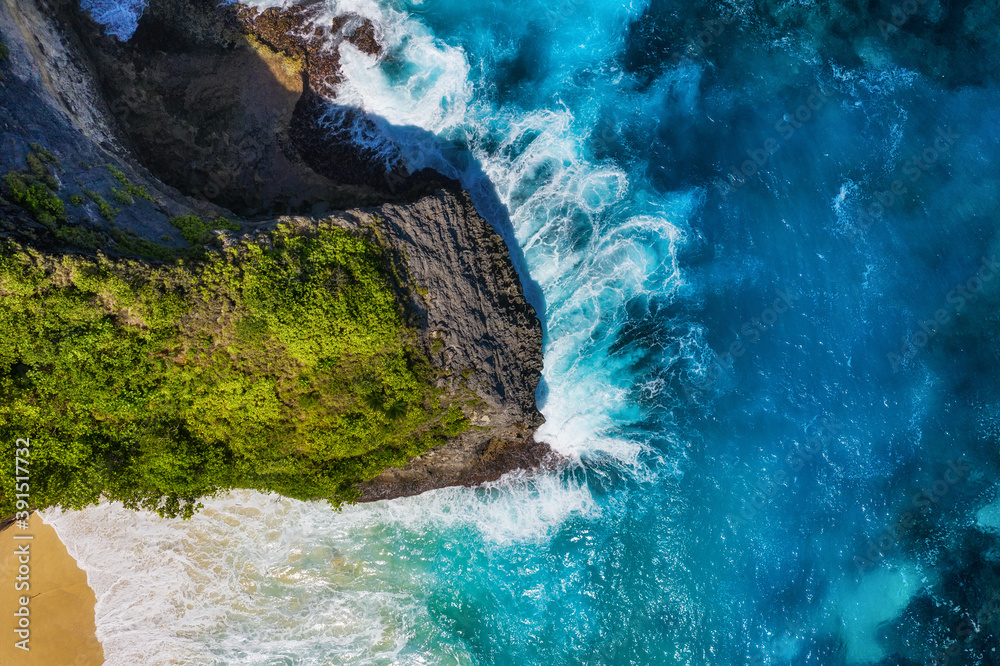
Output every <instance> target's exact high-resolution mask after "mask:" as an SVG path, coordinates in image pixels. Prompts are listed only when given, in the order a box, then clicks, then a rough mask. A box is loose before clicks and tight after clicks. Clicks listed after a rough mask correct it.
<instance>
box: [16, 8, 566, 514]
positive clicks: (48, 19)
mask: <svg viewBox="0 0 1000 666" xmlns="http://www.w3.org/2000/svg"><path fill="white" fill-rule="evenodd" d="M300 11H302V10H296V12H292V13H291V15H290V16H286V15H282V14H279V13H277V12H271V13H267V12H265V15H263V16H261V15H257V14H256V13H255V12H253V11H250V10H247V9H245V8H241V7H239V6H232V7H229V8H225V9H223V10H219V11H217V10H216V8H215V3H213V2H208V1H207V0H153V1H152V2H151V3H150V6H149V8H148V10H147V12H146V14H145V15H144V17H143V19H142V20H141V21H140V26H139V30H138V31H137V32H136V35H135V37H134V38H133V39H132V40H130V41H129V42H127V43H124V44H123V43H119V42H118V41H117V40H115V39H113V38H110V37H107V36H105V35H104V34H103V32H102V30H101V29H100V27H99V26H97V25H95V24H94V23H93V22H92V21H91V20H90V18H89V17H88V16H86V15H85V14H83V13H81V12H80V11H79V10H78V8H77V6H76V3H75V2H70V1H66V0H51V1H50V2H46V1H45V0H17V1H15V0H0V34H2V39H3V41H4V43H5V51H6V57H5V58H3V60H2V61H0V75H2V77H3V78H2V80H0V174H9V173H13V174H15V175H16V174H18V173H23V174H24V179H27V180H24V182H28V183H33V182H34V183H48V186H47V187H48V189H46V188H44V187H42V186H41V185H39V186H38V189H37V191H36V190H31V189H30V188H29V190H26V191H28V192H29V194H30V193H32V192H35V193H36V194H38V196H39V197H40V199H39V200H37V201H34V200H32V201H29V199H27V198H25V197H24V196H22V198H21V199H19V200H18V201H12V200H10V197H9V196H8V198H7V200H3V199H0V225H2V227H3V228H2V229H0V232H2V234H3V235H5V236H7V237H8V238H13V239H16V240H17V241H18V242H20V243H25V244H28V245H31V246H34V247H36V248H41V249H44V250H45V251H48V252H52V253H64V254H65V253H75V254H80V255H89V256H97V255H107V256H110V257H133V258H134V257H141V258H143V260H144V261H146V262H154V263H155V262H157V261H173V260H176V258H177V257H184V256H189V255H188V254H185V253H186V252H187V251H188V250H189V249H190V248H191V246H192V244H194V245H199V244H200V243H201V242H205V241H207V242H208V244H209V246H210V247H212V246H215V247H218V248H222V247H224V246H227V245H232V244H233V243H235V242H238V241H239V240H240V239H241V238H243V239H246V238H257V239H264V238H266V236H267V234H268V233H269V230H270V229H272V228H273V227H274V226H275V225H276V224H277V223H279V222H285V223H288V224H290V225H291V226H293V227H297V228H303V229H306V230H308V229H310V228H312V227H316V226H317V225H329V224H332V225H335V226H337V227H340V228H343V229H347V230H351V231H355V232H359V233H360V232H362V231H363V230H371V229H374V233H375V236H376V237H377V238H378V239H379V242H381V243H382V244H384V246H385V247H386V249H387V250H388V252H389V253H390V254H391V256H392V257H393V261H394V262H395V265H396V266H397V267H398V269H399V270H398V271H397V275H398V276H399V280H400V285H401V288H400V289H399V291H398V298H399V301H400V303H399V306H400V310H401V311H402V312H405V313H406V317H407V318H408V321H411V322H412V323H413V325H414V327H415V329H416V330H417V332H418V337H419V340H418V345H419V347H420V348H421V349H422V350H423V353H424V354H425V355H426V357H427V359H429V360H430V363H431V364H432V365H433V366H434V368H435V369H436V374H435V377H436V379H435V382H436V384H437V386H438V387H439V388H440V389H442V390H443V391H444V392H445V395H447V396H449V397H450V398H451V399H452V400H453V401H454V402H456V403H458V402H459V401H460V402H461V404H462V405H463V407H462V409H463V411H464V413H465V416H466V417H467V418H468V421H469V423H470V425H471V427H469V428H468V429H467V430H465V432H463V433H462V434H460V435H458V436H457V437H453V438H452V439H450V440H449V441H448V442H447V444H445V445H444V446H440V447H437V448H435V449H432V450H430V451H428V452H426V453H424V454H423V455H420V456H418V457H416V458H412V459H411V460H410V461H409V462H408V463H407V464H406V465H405V466H404V467H402V468H390V469H387V470H385V471H384V472H383V473H382V474H381V475H380V476H378V477H377V478H375V479H374V480H372V481H369V482H368V483H366V484H363V486H362V488H361V490H362V499H363V500H374V499H381V498H389V497H397V496H401V495H410V494H415V493H419V492H423V491H425V490H429V489H432V488H437V487H442V486H447V485H456V484H475V483H481V482H485V481H488V480H492V479H496V478H498V477H499V476H500V475H501V474H503V473H504V472H506V471H509V470H512V469H516V468H531V467H535V466H538V465H540V464H542V462H543V459H545V458H546V456H549V455H551V454H550V453H549V452H548V449H547V447H546V446H544V445H541V444H538V443H536V442H535V441H534V439H533V432H534V430H535V429H536V428H537V427H538V425H540V423H541V422H542V418H541V415H540V414H539V412H538V411H537V409H536V407H535V400H534V392H535V388H536V387H537V384H538V382H539V378H540V374H541V367H542V356H541V339H542V333H541V327H540V324H539V322H538V320H537V318H536V316H535V313H534V311H533V309H532V308H531V306H530V305H528V304H527V303H526V302H525V299H524V295H523V290H522V287H521V284H520V283H519V281H518V277H517V274H516V273H515V271H514V268H513V266H512V264H511V260H510V255H509V251H508V248H507V247H506V246H505V244H504V242H503V240H502V239H501V237H500V236H499V235H497V234H496V233H495V231H494V230H493V229H492V228H491V227H490V225H489V224H488V223H487V222H486V221H485V220H483V219H482V218H481V217H480V216H479V215H478V213H477V212H476V210H475V208H474V207H473V205H472V203H471V202H470V200H469V197H468V195H467V194H465V193H464V192H462V191H461V189H460V188H459V187H458V185H457V184H456V183H454V182H451V181H448V180H446V179H444V178H442V177H440V176H438V175H436V174H430V173H421V174H409V173H407V172H406V171H405V169H403V168H402V166H401V165H400V164H399V163H398V162H394V161H393V160H392V159H386V158H385V156H384V155H372V154H370V153H368V152H366V150H367V149H364V148H361V147H359V146H355V145H353V144H352V143H351V142H350V140H349V136H347V135H346V134H344V133H343V132H339V133H338V129H337V127H336V126H331V125H330V123H327V126H326V127H325V128H321V126H320V125H319V124H317V122H316V121H317V119H318V118H319V117H321V116H322V114H323V113H325V111H324V109H326V108H327V107H326V106H324V105H325V104H326V97H324V95H326V94H329V92H330V90H331V89H330V86H331V85H332V84H333V83H335V81H336V76H337V63H336V58H331V57H330V56H329V54H326V55H323V54H319V53H317V51H316V49H314V48H312V47H311V46H310V43H309V42H308V40H306V41H301V40H299V41H294V40H292V41H289V40H288V39H286V38H284V37H283V35H287V34H288V32H289V31H288V30H287V28H288V27H289V25H292V24H294V22H295V21H300V20H301V16H299V15H298V14H297V12H300ZM283 29H284V31H282V30H283ZM324 29H325V30H328V31H330V33H331V34H336V35H339V36H340V37H339V38H342V39H347V40H351V41H352V42H353V43H355V44H357V45H358V46H359V48H364V49H368V50H369V51H370V52H377V50H378V48H379V47H378V43H377V36H376V35H375V32H374V29H373V27H372V26H371V25H370V24H366V23H365V22H363V21H360V20H358V19H357V18H356V17H352V16H346V17H342V18H341V19H338V20H335V21H334V22H333V24H332V25H330V26H325V28H324ZM317 34H318V33H317ZM0 55H2V54H0ZM46 163H47V164H49V165H50V166H46ZM32 179H34V180H32ZM22 180H23V179H22ZM19 182H20V181H19ZM74 192H75V193H76V194H73V193H74ZM25 196H26V195H25ZM64 199H65V200H64ZM56 200H58V201H56ZM345 209H346V210H345ZM53 211H55V212H53ZM338 211H339V212H338ZM55 213H58V214H55ZM223 218H224V220H225V224H223V225H218V226H220V228H219V229H217V230H214V231H213V230H212V229H211V228H210V227H211V225H209V226H208V227H205V228H201V229H199V232H198V234H200V235H201V237H197V236H198V234H195V236H196V237H192V235H191V230H190V228H185V227H184V225H180V224H178V223H177V222H176V221H177V220H178V219H197V220H200V219H216V220H219V219H223ZM209 251H213V250H211V249H210V250H209Z"/></svg>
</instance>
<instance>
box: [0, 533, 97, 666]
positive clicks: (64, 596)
mask: <svg viewBox="0 0 1000 666" xmlns="http://www.w3.org/2000/svg"><path fill="white" fill-rule="evenodd" d="M15 536H31V537H32V538H31V539H30V540H29V539H15V538H14V537H15ZM0 542H2V544H0V548H2V555H0V590H2V594H3V595H4V602H3V607H4V608H11V609H12V610H11V613H10V614H6V613H5V619H4V621H3V625H4V628H3V630H2V632H0V636H2V637H3V641H2V642H0V663H4V664H11V665H12V666H13V665H15V664H38V665H39V666H53V665H55V664H59V665H60V666H91V665H100V664H103V663H104V649H103V647H102V646H101V643H100V642H99V641H98V640H97V636H96V622H95V614H94V613H95V605H96V604H97V597H96V596H95V595H94V591H93V590H92V589H90V586H89V585H88V584H87V575H86V573H84V571H83V570H82V569H80V567H79V565H78V564H77V563H76V560H74V559H73V558H72V557H71V556H70V554H69V552H68V551H67V550H66V546H65V545H63V543H62V541H60V539H59V536H58V535H57V534H56V531H55V529H54V528H53V527H52V526H51V525H48V524H46V523H45V522H44V521H43V520H42V519H41V518H40V517H39V516H38V514H37V513H32V514H31V516H30V517H29V519H28V529H26V530H22V529H18V527H17V526H16V525H14V524H11V525H10V526H8V527H7V528H6V529H4V530H3V531H2V532H0ZM25 544H27V545H28V555H27V556H26V559H28V563H27V566H28V567H29V573H28V574H27V576H26V578H27V580H26V581H21V582H22V583H23V582H27V583H28V585H29V587H30V589H29V590H24V591H17V590H16V589H15V584H17V583H18V580H16V579H17V578H25V576H18V567H19V566H21V565H20V564H19V563H18V559H19V557H18V555H16V554H15V549H17V548H23V546H24V545H25ZM23 596H26V597H27V598H28V614H29V615H28V618H29V631H30V634H29V635H28V643H27V647H28V648H29V650H28V651H25V650H23V649H20V648H18V647H16V646H15V642H16V641H19V640H20V638H19V637H18V636H17V634H16V633H14V632H13V631H12V630H13V629H16V628H17V626H16V624H15V622H14V621H15V618H14V616H13V612H14V611H16V610H18V608H19V604H20V599H21V597H23Z"/></svg>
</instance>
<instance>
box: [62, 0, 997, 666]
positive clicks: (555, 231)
mask: <svg viewBox="0 0 1000 666" xmlns="http://www.w3.org/2000/svg"><path fill="white" fill-rule="evenodd" d="M98 4H101V3H98ZM255 4H259V5H262V6H263V5H276V4H280V3H276V2H258V3H255ZM103 5H104V6H107V5H114V3H106V2H105V3H103ZM980 5H982V6H980ZM327 6H328V8H329V14H328V15H335V14H339V13H341V12H343V11H348V10H349V11H356V12H358V13H360V14H362V15H365V16H369V17H371V18H373V19H374V20H375V22H376V24H377V25H378V29H379V31H380V38H381V40H382V43H383V44H384V45H385V46H386V47H387V55H386V56H385V57H384V58H382V59H380V60H375V59H373V58H371V57H370V56H366V55H364V54H361V53H359V52H357V51H356V50H354V49H353V48H352V47H350V46H349V45H345V46H342V47H341V48H342V61H343V65H344V70H345V74H346V77H345V82H344V83H343V84H342V85H341V88H340V89H339V91H338V98H337V103H338V104H341V105H345V106H353V107H359V108H362V109H363V110H365V111H366V112H367V113H368V114H370V116H371V118H372V119H373V120H374V122H375V123H376V124H377V126H378V127H379V129H380V132H381V134H380V136H378V137H375V138H372V137H370V136H368V138H367V139H366V140H372V141H375V142H377V143H379V144H380V145H381V146H382V147H386V146H388V147H389V150H391V151H398V152H399V154H401V155H402V156H403V157H404V159H405V160H406V162H407V163H408V165H409V166H410V167H411V168H413V169H417V168H420V167H424V166H432V167H434V168H437V169H439V170H441V171H442V172H445V173H447V174H449V175H452V176H455V177H457V178H459V179H461V180H462V182H463V184H464V185H465V187H466V188H467V189H469V190H470V191H471V192H472V193H473V196H474V199H475V201H476V204H477V207H478V208H479V209H480V211H481V212H482V213H483V214H484V215H485V216H487V217H488V218H489V219H490V221H491V222H492V223H493V224H494V225H495V226H496V227H497V229H498V230H499V231H500V232H501V233H502V234H504V235H505V237H506V238H507V239H508V241H509V242H510V243H511V245H512V246H513V247H514V248H515V251H514V255H515V259H516V260H517V261H518V263H519V265H520V267H521V269H522V271H523V273H524V274H523V275H522V277H523V278H524V280H525V283H526V289H527V291H528V293H529V295H530V296H531V298H532V300H533V301H534V302H535V305H536V307H537V309H538V311H539V312H540V313H542V315H543V321H544V325H545V331H546V337H545V370H544V374H543V385H542V387H540V389H539V393H538V399H539V405H540V408H541V409H542V412H543V413H544V415H545V417H546V419H547V422H546V424H545V426H543V428H542V429H541V430H540V431H539V435H538V436H539V437H540V438H541V439H543V440H545V441H547V442H549V443H550V444H551V445H552V447H553V448H554V449H556V450H557V451H560V452H561V453H563V454H565V455H567V456H568V457H570V458H571V460H572V461H573V462H572V464H571V465H570V466H569V467H568V468H567V469H564V470H561V471H559V472H554V473H549V474H545V475H541V476H537V477H526V476H524V475H515V476H513V477H511V478H508V479H505V480H504V481H502V482H500V483H498V484H494V485H493V486H491V487H489V488H485V489H478V490H468V489H446V490H443V491H438V492H435V493H430V494H427V495H424V496H421V497H417V498H408V499H405V500H398V501H394V502H383V503H378V504H376V505H372V506H365V507H353V508H350V509H348V510H346V511H345V512H344V513H343V514H333V513H331V512H330V511H329V510H328V509H327V508H326V507H324V506H323V505H314V504H303V503H298V502H290V501H285V500H279V499H277V498H273V497H264V496H259V495H253V494H237V495H234V496H230V497H227V498H222V499H220V500H216V501H213V502H212V503H210V505H209V510H208V511H207V512H206V514H205V515H202V516H200V517H197V518H196V519H195V521H194V522H193V523H191V524H190V525H181V524H174V523H171V522H169V521H161V520H159V519H155V518H153V517H150V516H146V515H135V514H129V513H126V512H124V511H123V510H121V509H120V508H118V507H114V506H107V507H99V508H96V509H92V510H89V511H87V512H82V513H79V514H62V515H58V516H56V515H53V516H51V517H50V520H52V521H53V522H54V523H55V524H56V526H57V529H59V531H60V535H61V536H63V537H64V539H66V540H67V542H68V543H69V545H70V549H71V552H73V553H74V554H75V555H76V556H77V557H78V558H79V559H80V561H81V563H82V564H83V565H84V568H85V569H86V570H87V572H88V576H90V580H91V584H92V585H93V586H94V587H95V589H97V590H98V596H99V598H100V599H101V601H99V604H98V633H99V637H101V639H102V641H104V643H105V651H106V653H107V654H108V656H109V662H110V663H138V662H136V661H135V660H136V659H138V658H140V657H139V656H137V655H140V656H142V658H143V659H145V660H146V661H144V662H143V663H155V659H154V658H153V656H152V655H165V654H172V655H180V657H178V658H181V659H182V660H183V661H184V663H268V664H271V663H282V664H286V663H287V664H293V663H295V664H299V663H302V664H306V663H317V664H319V663H323V664H325V663H386V664H390V663H407V664H438V663H463V664H465V663H481V664H580V663H587V664H712V665H716V664H718V665H728V664H827V665H832V664H883V665H889V664H899V665H901V664H907V665H909V664H931V663H937V664H944V663H950V664H995V663H1000V655H998V654H997V653H996V646H997V645H998V639H997V636H998V635H1000V612H998V606H997V593H1000V548H998V539H1000V527H998V525H1000V518H998V516H1000V508H998V506H1000V505H998V504H997V482H996V480H997V466H998V464H1000V449H998V436H1000V418H998V416H997V405H998V399H1000V395H998V392H997V387H996V383H995V381H994V378H995V377H996V376H997V374H998V371H1000V363H998V359H1000V354H998V351H1000V348H998V344H1000V341H998V338H997V335H996V332H997V330H998V328H997V327H998V324H1000V322H998V321H997V318H998V315H997V312H998V311H1000V310H998V305H1000V295H998V294H1000V291H998V286H1000V265H998V264H997V262H996V260H997V259H1000V247H998V243H997V238H996V235H997V230H998V222H1000V219H998V213H997V210H998V197H1000V189H998V184H1000V168H998V166H997V165H998V164H1000V90H998V88H997V76H996V75H997V71H998V70H997V65H996V64H995V62H996V57H997V56H996V52H997V51H996V49H995V48H994V47H995V46H997V41H998V39H1000V38H998V34H1000V28H998V25H997V21H996V15H995V6H994V8H993V9H994V13H992V14H991V13H990V10H989V7H988V3H967V4H966V5H963V7H961V8H959V7H957V6H956V7H950V6H949V5H948V4H946V3H931V2H926V3H917V2H916V0H914V2H913V3H910V4H909V5H907V8H908V9H913V10H914V11H912V12H909V11H908V9H907V10H905V11H904V15H899V14H898V12H897V19H905V20H902V21H901V27H902V28H903V30H904V31H906V32H905V33H898V34H890V35H884V34H883V32H882V30H881V28H880V27H879V24H878V22H877V21H878V19H879V18H880V17H883V16H884V17H887V18H885V19H883V20H887V21H891V20H892V5H891V4H886V5H884V6H882V5H873V6H872V7H871V8H870V10H869V11H870V14H871V20H870V21H867V22H866V21H859V20H856V18H857V12H858V10H857V9H852V10H843V11H838V10H837V8H838V7H839V6H836V5H829V6H827V5H824V6H822V7H820V6H813V5H809V4H801V5H783V6H780V7H779V6H777V5H775V6H771V5H767V4H764V3H761V4H759V5H758V4H753V3H748V2H731V3H721V4H709V3H704V4H702V3H694V4H689V3H688V4H685V3H679V2H676V3H675V2H657V1H652V2H639V1H637V2H631V3H623V2H609V1H598V0H562V2H555V3H553V2H534V1H529V0H523V1H519V2H482V3H472V2H468V1H467V0H465V1H461V2H459V1H457V0H424V1H423V2H367V1H363V0H352V1H351V2H339V3H338V2H329V3H327ZM105 9H106V7H105ZM907 12H908V13H907ZM934 26H937V27H934ZM684 45H688V46H687V48H686V49H685V46H684ZM109 526H111V527H109ZM126 534H127V535H129V536H124V535H126ZM206 572H207V573H206ZM102 593H104V594H105V596H103V597H102ZM136 599H139V600H140V601H136ZM142 599H146V600H145V601H142ZM125 600H128V601H129V604H128V606H127V608H128V610H127V612H125V611H122V610H121V609H122V605H121V604H123V603H124V602H125ZM116 604H118V605H116ZM154 637H155V639H154ZM109 646H110V647H109ZM150 646H156V647H155V650H154V649H153V648H152V647H150ZM150 659H153V661H149V660H150ZM130 660H131V661H130Z"/></svg>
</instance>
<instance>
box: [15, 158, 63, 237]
mask: <svg viewBox="0 0 1000 666" xmlns="http://www.w3.org/2000/svg"><path fill="white" fill-rule="evenodd" d="M0 182H2V183H3V192H4V195H5V196H6V197H7V198H8V199H10V201H12V202H13V203H15V204H17V205H18V206H20V207H21V208H23V209H24V210H26V211H27V212H28V213H29V214H30V215H31V216H32V217H33V218H34V219H35V220H37V221H38V222H41V223H43V224H46V225H49V224H53V223H54V222H56V221H62V220H65V219H66V206H65V205H64V204H63V202H62V200H61V199H59V197H57V196H56V195H55V194H53V193H52V192H51V190H49V188H48V186H46V185H45V184H43V183H40V182H38V181H37V180H35V179H34V178H32V177H30V176H27V175H25V174H23V173H19V172H16V171H12V172H10V173H8V174H7V175H5V176H4V177H3V178H2V179H0Z"/></svg>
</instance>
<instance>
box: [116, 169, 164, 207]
mask: <svg viewBox="0 0 1000 666" xmlns="http://www.w3.org/2000/svg"><path fill="white" fill-rule="evenodd" d="M107 167H108V171H110V172H111V175H112V176H114V177H115V178H116V179H118V182H119V183H121V184H122V185H124V186H125V191H126V192H128V193H129V195H131V196H133V197H135V198H136V199H146V200H147V201H150V202H152V203H156V201H155V200H154V199H153V197H151V196H150V195H149V192H147V191H146V188H144V187H140V186H138V185H136V184H135V183H133V182H132V181H130V180H129V179H128V178H127V177H126V176H125V174H124V173H122V172H121V171H120V170H119V169H116V168H115V167H114V165H111V164H108V165H107ZM115 191H116V192H117V190H115ZM125 205H126V206H130V205H132V204H131V203H128V204H125Z"/></svg>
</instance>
